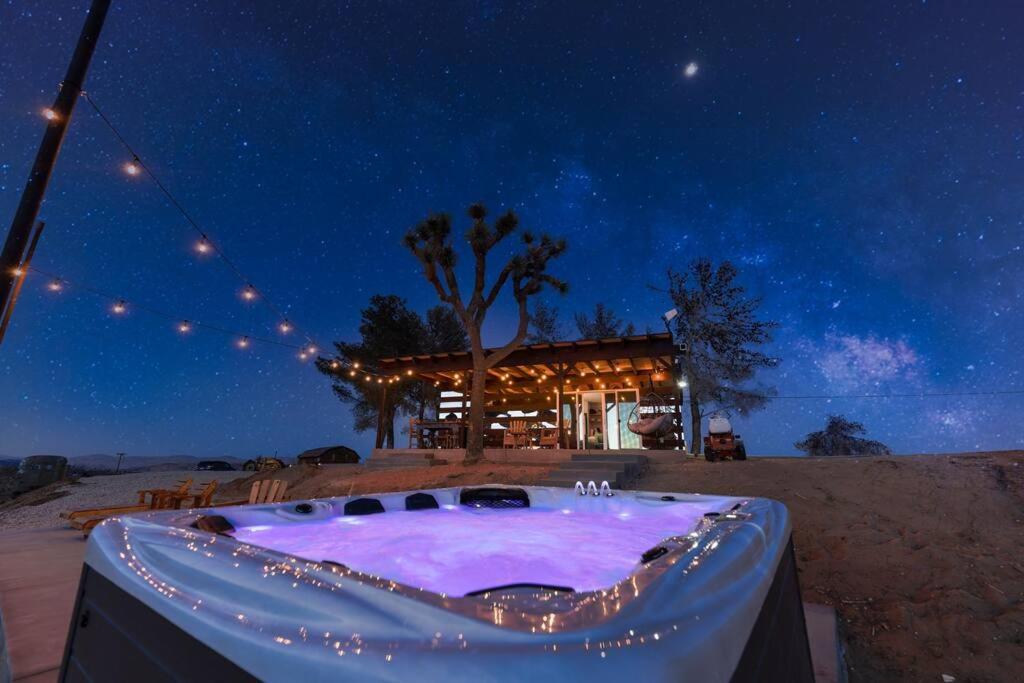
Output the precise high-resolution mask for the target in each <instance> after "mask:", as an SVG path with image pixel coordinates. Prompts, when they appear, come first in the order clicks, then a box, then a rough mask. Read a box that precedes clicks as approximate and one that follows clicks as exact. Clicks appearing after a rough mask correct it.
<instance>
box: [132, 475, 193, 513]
mask: <svg viewBox="0 0 1024 683" xmlns="http://www.w3.org/2000/svg"><path fill="white" fill-rule="evenodd" d="M191 486H192V479H191V478H189V479H181V480H179V481H178V485H177V486H176V487H175V488H173V489H142V490H141V491H139V502H138V503H137V504H138V505H146V504H147V502H148V504H149V505H151V506H154V507H155V506H156V505H157V504H158V502H157V501H156V499H157V498H158V497H163V496H166V495H168V494H170V495H183V494H187V493H188V490H189V487H191ZM146 496H149V501H146Z"/></svg>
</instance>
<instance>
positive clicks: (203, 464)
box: [196, 460, 235, 472]
mask: <svg viewBox="0 0 1024 683" xmlns="http://www.w3.org/2000/svg"><path fill="white" fill-rule="evenodd" d="M196 469H197V470H210V471H214V472H230V471H232V470H234V469H235V467H234V465H232V464H231V463H229V462H225V461H224V460H200V461H199V464H197V465H196Z"/></svg>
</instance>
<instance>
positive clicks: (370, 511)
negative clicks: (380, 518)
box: [345, 498, 384, 515]
mask: <svg viewBox="0 0 1024 683" xmlns="http://www.w3.org/2000/svg"><path fill="white" fill-rule="evenodd" d="M379 512H384V504H383V503H381V502H380V501H379V500H377V499H376V498H356V499H355V500H350V501H349V502H347V503H345V514H346V515H375V514H377V513H379Z"/></svg>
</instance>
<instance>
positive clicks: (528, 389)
mask: <svg viewBox="0 0 1024 683" xmlns="http://www.w3.org/2000/svg"><path fill="white" fill-rule="evenodd" d="M675 353H676V350H675V348H674V346H673V342H672V338H671V336H670V335H669V334H668V333H659V334H643V335H634V336H629V337H611V338H607V339H581V340H576V341H559V342H551V343H543V344H530V345H524V346H521V347H520V348H518V349H516V350H515V351H513V352H512V353H511V354H509V355H508V357H506V358H505V359H504V360H503V361H502V362H501V363H499V364H498V365H497V366H495V367H493V368H490V369H489V370H488V377H487V382H486V385H485V396H486V406H485V409H486V410H487V415H488V417H487V418H486V419H487V421H488V422H491V423H493V422H496V421H497V422H500V420H501V415H500V414H501V413H504V412H507V411H509V410H517V411H524V412H529V411H545V410H549V409H552V408H554V409H555V418H556V419H554V420H552V421H556V422H557V423H558V429H559V430H560V433H561V434H562V435H563V439H562V440H563V442H564V443H565V444H569V443H571V439H572V438H574V435H575V429H576V425H575V412H573V418H574V419H573V420H572V424H571V425H569V424H566V425H562V424H561V423H562V421H563V420H562V416H563V414H564V411H563V406H564V405H565V394H566V393H570V392H590V391H596V392H600V391H613V390H619V389H623V390H639V395H640V397H643V396H645V395H646V394H647V393H648V392H653V393H656V394H658V395H659V396H661V397H663V398H665V399H666V400H668V401H671V402H672V403H673V404H674V407H675V410H676V411H677V412H678V410H679V406H680V405H681V403H682V398H681V394H680V389H679V387H678V386H677V380H678V378H677V377H676V376H675V369H674V363H673V356H674V354H675ZM377 367H378V368H379V370H380V372H382V373H384V374H388V375H394V376H395V377H400V378H401V381H408V380H414V379H416V380H419V381H422V382H425V383H429V384H431V385H433V386H435V387H438V388H439V389H441V390H446V391H454V392H459V393H462V394H463V395H465V393H468V390H469V385H470V378H471V375H472V371H473V363H472V358H471V356H470V353H469V352H468V351H455V352H450V353H435V354H424V355H417V356H400V357H397V358H383V359H380V360H378V361H377ZM492 413H496V414H497V415H495V416H494V417H493V418H492V417H491V414H492ZM678 424H679V425H681V424H682V420H681V418H680V419H679V420H678ZM567 428H568V429H567ZM660 441H661V442H662V444H661V445H662V447H676V446H677V445H681V444H682V443H683V435H682V433H681V427H680V431H679V433H678V434H677V435H676V437H675V438H673V439H670V440H668V442H667V443H666V440H665V439H662V440H660ZM645 446H648V444H646V443H645Z"/></svg>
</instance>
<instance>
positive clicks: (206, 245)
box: [195, 235, 245, 298]
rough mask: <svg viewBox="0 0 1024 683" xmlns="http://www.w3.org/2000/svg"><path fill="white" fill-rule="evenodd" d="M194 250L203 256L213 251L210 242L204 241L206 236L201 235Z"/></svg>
mask: <svg viewBox="0 0 1024 683" xmlns="http://www.w3.org/2000/svg"><path fill="white" fill-rule="evenodd" d="M195 249H196V252H197V253H199V254H202V255H204V256H205V255H206V254H209V253H210V252H211V251H213V245H212V244H210V240H208V239H206V235H203V236H202V237H200V238H199V241H198V242H196V246H195ZM242 297H243V298H245V295H244V294H243V295H242Z"/></svg>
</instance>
